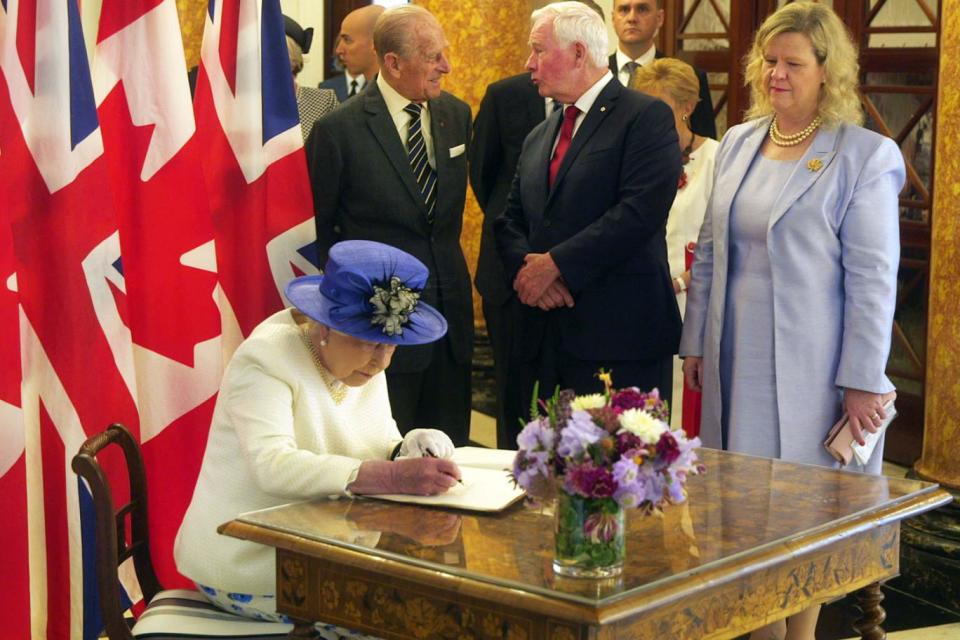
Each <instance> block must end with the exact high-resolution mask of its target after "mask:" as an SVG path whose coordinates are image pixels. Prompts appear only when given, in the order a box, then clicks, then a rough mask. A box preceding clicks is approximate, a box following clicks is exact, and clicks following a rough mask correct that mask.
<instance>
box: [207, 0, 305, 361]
mask: <svg viewBox="0 0 960 640" xmlns="http://www.w3.org/2000/svg"><path fill="white" fill-rule="evenodd" d="M285 42H286V41H285V36H284V29H283V17H282V14H281V13H280V4H279V1H278V0H232V1H227V2H224V1H220V2H217V1H216V0H210V3H209V5H208V11H207V15H206V25H205V28H204V33H203V44H202V47H201V53H200V59H201V65H200V73H199V76H198V79H197V93H196V97H195V99H194V109H195V112H196V116H197V132H198V136H199V138H200V140H201V144H202V147H203V149H204V156H203V157H204V165H203V169H204V175H205V176H206V181H207V191H208V193H209V194H210V207H211V210H212V214H213V219H214V227H215V234H216V253H217V266H218V272H219V277H220V286H221V287H222V291H223V298H222V307H221V311H222V317H223V323H222V324H223V337H224V343H225V348H226V350H227V352H228V353H232V350H233V348H235V347H236V345H237V344H238V343H239V341H240V339H241V337H242V336H246V335H248V334H249V333H250V331H251V330H252V329H253V328H254V327H255V326H256V325H257V324H258V323H259V322H260V321H261V320H263V319H264V318H265V317H267V316H268V315H270V314H271V313H273V312H275V311H278V310H279V309H281V308H283V307H284V306H285V304H286V302H285V300H284V299H283V294H282V291H283V287H284V286H285V285H286V283H287V282H288V281H289V280H290V279H291V278H292V277H294V276H298V275H303V274H305V273H316V272H317V269H316V266H315V264H314V263H315V262H316V250H315V239H316V229H315V226H314V221H313V205H312V202H313V200H312V196H311V192H310V183H309V179H308V177H307V165H306V156H305V154H304V153H303V139H302V136H301V133H300V128H299V127H300V120H299V116H298V114H297V103H296V98H295V96H294V90H293V77H292V74H291V72H290V61H289V57H288V53H287V48H286V44H285Z"/></svg>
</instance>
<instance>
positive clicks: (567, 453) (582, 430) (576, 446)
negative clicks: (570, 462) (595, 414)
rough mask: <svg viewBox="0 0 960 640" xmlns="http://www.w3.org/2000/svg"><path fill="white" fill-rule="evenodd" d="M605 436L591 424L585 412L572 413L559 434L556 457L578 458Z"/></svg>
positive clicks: (590, 419) (591, 421)
mask: <svg viewBox="0 0 960 640" xmlns="http://www.w3.org/2000/svg"><path fill="white" fill-rule="evenodd" d="M605 435H606V432H605V431H604V430H603V429H601V428H600V427H598V426H597V425H595V424H594V423H593V418H591V417H590V414H589V413H587V412H586V411H580V410H577V411H574V412H573V413H572V414H571V415H570V420H568V421H567V426H566V427H565V428H564V429H563V430H562V431H561V432H560V444H559V445H558V446H557V455H559V456H561V457H563V458H579V457H580V456H582V455H583V453H584V451H585V450H586V448H587V446H589V445H591V444H593V443H595V442H596V441H597V440H599V439H600V438H602V437H603V436H605Z"/></svg>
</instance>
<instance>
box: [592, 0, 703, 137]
mask: <svg viewBox="0 0 960 640" xmlns="http://www.w3.org/2000/svg"><path fill="white" fill-rule="evenodd" d="M662 26H663V0H613V30H614V31H616V33H617V39H618V40H619V43H618V45H617V50H616V51H615V52H613V53H612V54H610V71H612V72H613V75H614V77H615V78H617V79H618V80H619V81H620V84H622V85H623V86H625V87H626V86H628V84H629V81H630V76H631V74H632V72H633V69H635V68H636V67H637V66H641V67H642V66H643V65H644V64H646V63H647V62H651V61H652V60H653V59H654V58H662V57H664V56H663V53H661V52H660V51H657V49H656V47H654V46H653V39H654V38H655V37H656V35H657V31H658V30H659V29H660V27H662ZM694 71H696V72H697V78H698V79H699V80H700V102H698V103H697V106H696V107H695V108H694V110H693V113H692V114H690V128H691V129H692V130H693V132H694V133H699V134H700V135H702V136H706V137H708V138H716V137H717V123H716V121H715V120H714V117H713V98H711V97H710V83H709V81H708V80H707V74H706V73H704V72H703V71H701V70H700V69H696V68H694Z"/></svg>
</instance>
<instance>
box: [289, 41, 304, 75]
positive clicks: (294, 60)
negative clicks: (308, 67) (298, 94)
mask: <svg viewBox="0 0 960 640" xmlns="http://www.w3.org/2000/svg"><path fill="white" fill-rule="evenodd" d="M287 53H288V54H289V56H290V71H292V72H293V76H294V77H296V76H297V74H298V73H300V72H301V71H303V49H301V48H300V45H299V44H297V43H296V41H295V40H294V39H293V38H291V37H290V36H287Z"/></svg>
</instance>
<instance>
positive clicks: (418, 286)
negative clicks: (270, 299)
mask: <svg viewBox="0 0 960 640" xmlns="http://www.w3.org/2000/svg"><path fill="white" fill-rule="evenodd" d="M429 275H430V272H429V271H428V270H427V267H426V266H424V264H423V263H422V262H420V261H419V260H417V259H416V258H414V257H413V256H412V255H410V254H409V253H406V252H404V251H401V250H400V249H397V248H396V247H391V246H390V245H386V244H382V243H380V242H372V241H369V240H345V241H343V242H338V243H337V244H335V245H333V247H331V248H330V254H329V257H328V258H327V264H326V268H325V270H324V273H323V275H320V276H301V277H299V278H294V279H293V280H291V281H290V282H289V283H288V284H287V287H286V294H287V299H288V300H289V301H290V303H291V304H293V305H294V306H295V307H296V308H297V309H299V310H300V311H301V312H303V313H304V314H306V315H307V316H308V317H310V318H312V319H313V320H316V321H317V322H320V323H322V324H325V325H326V326H328V327H330V328H331V329H334V330H336V331H339V332H341V333H345V334H347V335H350V336H353V337H355V338H360V339H361V340H369V341H370V342H383V343H387V344H396V345H412V344H426V343H428V342H433V341H435V340H438V339H440V338H441V337H442V336H443V334H445V333H446V332H447V321H446V320H445V319H444V317H443V316H442V315H440V312H439V311H437V310H436V309H434V308H433V307H431V306H430V305H428V304H426V303H425V302H423V301H422V300H421V299H420V293H421V292H422V291H423V288H424V287H425V286H426V284H427V278H428V277H429Z"/></svg>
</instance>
